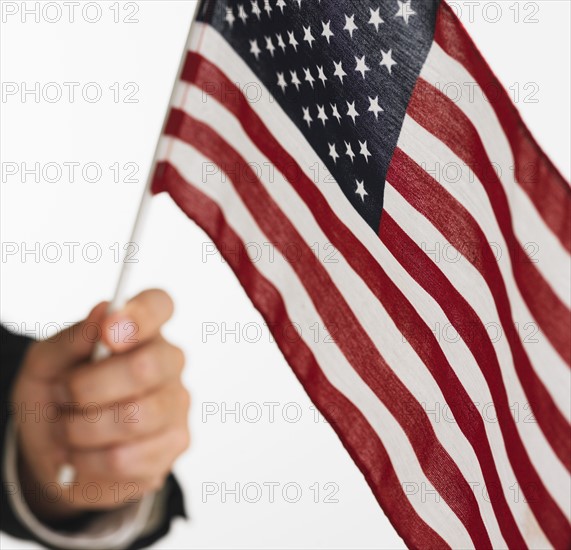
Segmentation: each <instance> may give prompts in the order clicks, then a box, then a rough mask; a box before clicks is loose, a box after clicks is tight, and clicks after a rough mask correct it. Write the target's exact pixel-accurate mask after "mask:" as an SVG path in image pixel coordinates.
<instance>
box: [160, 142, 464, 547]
mask: <svg viewBox="0 0 571 550" xmlns="http://www.w3.org/2000/svg"><path fill="white" fill-rule="evenodd" d="M171 143H172V145H171V151H170V156H169V160H170V162H171V163H172V164H173V165H174V166H175V167H176V168H177V170H178V171H179V172H180V173H181V175H182V176H183V177H184V178H185V179H187V180H189V181H193V183H194V184H195V185H196V187H197V188H198V189H200V191H201V192H203V193H204V194H206V195H207V196H209V197H210V198H211V199H213V200H214V201H216V202H217V203H218V204H219V206H220V208H221V209H222V211H223V212H224V216H225V218H226V220H227V222H228V223H229V224H230V225H231V226H232V228H233V229H234V231H235V232H236V233H237V234H238V235H239V236H240V238H241V240H242V241H243V242H258V243H263V242H268V241H269V239H268V238H267V237H266V236H265V235H264V234H263V233H262V231H261V230H260V228H259V227H258V226H257V224H256V222H255V220H254V219H253V218H252V216H251V215H250V213H249V211H248V210H247V208H246V207H245V206H244V204H243V203H242V200H241V198H240V197H239V195H238V194H237V193H236V192H235V190H234V188H233V186H232V185H231V183H230V182H229V178H228V177H223V175H222V173H221V172H217V173H216V174H213V175H211V176H210V177H208V178H207V181H206V179H204V181H201V180H203V178H200V177H197V174H199V173H200V172H199V171H198V170H197V169H199V168H200V167H201V166H205V165H207V163H210V161H209V160H208V159H206V158H205V157H203V156H201V155H200V154H199V153H198V152H197V151H196V150H195V149H193V148H192V147H189V146H188V145H186V144H183V143H181V142H180V141H178V140H172V142H171ZM261 248H262V255H261V256H258V257H257V258H256V260H257V261H256V262H255V264H253V265H254V267H255V268H256V269H257V270H258V271H260V273H261V274H262V275H263V276H264V277H265V278H267V279H268V280H269V281H271V282H272V284H273V285H274V286H275V287H276V288H277V290H278V291H279V292H280V294H281V296H282V297H283V299H284V302H285V303H286V304H287V310H288V315H289V317H290V319H291V320H292V322H296V323H299V324H300V326H302V327H304V326H305V327H309V326H312V325H313V324H314V323H315V322H318V323H323V321H322V320H321V318H320V316H319V314H318V313H317V311H316V310H315V308H314V306H313V304H312V301H311V298H310V297H309V296H308V295H307V292H306V290H305V288H304V287H303V285H302V284H301V282H300V281H299V279H298V277H297V275H296V274H295V272H294V271H293V269H292V268H291V266H290V265H289V263H288V262H287V261H285V260H284V258H283V257H282V256H281V254H275V255H273V256H272V257H269V256H268V252H267V248H266V247H261ZM303 334H307V331H302V337H303ZM304 341H305V343H306V345H307V346H308V347H309V348H310V349H311V351H312V353H313V354H314V356H315V358H316V360H317V361H318V364H319V365H320V367H321V369H322V371H323V373H324V375H325V376H326V377H327V379H328V380H329V382H330V383H331V384H332V385H333V386H334V387H335V388H336V389H337V390H338V391H340V392H341V393H342V394H343V395H345V396H346V397H347V398H348V399H349V400H350V401H351V402H352V403H353V404H354V405H355V406H356V408H357V409H358V410H359V411H360V412H361V413H362V414H363V416H364V417H365V418H366V419H367V421H368V422H369V424H370V425H371V427H372V428H373V429H374V430H375V432H376V433H377V434H378V436H379V439H380V440H381V441H383V444H384V445H385V448H386V450H387V453H388V455H389V457H390V460H391V463H392V465H393V467H394V469H395V472H396V474H397V476H398V478H399V480H400V481H401V483H403V484H404V483H407V482H409V483H411V482H412V483H416V484H418V485H417V486H416V487H415V490H413V491H412V490H411V491H407V493H408V494H407V498H408V499H409V501H410V502H411V504H412V506H413V507H414V509H415V511H416V512H417V513H418V515H419V516H420V517H421V518H422V519H423V520H424V521H425V522H426V523H427V524H428V525H430V526H431V527H432V528H433V529H434V530H435V531H436V532H437V533H439V534H440V535H441V536H443V538H444V539H445V540H446V541H447V542H448V544H450V545H451V546H452V547H462V548H463V547H467V548H473V543H472V541H471V539H470V537H469V535H468V533H467V532H466V529H465V527H464V526H463V525H462V523H461V522H460V521H459V520H458V518H457V517H456V516H455V514H454V513H453V512H452V510H450V508H449V507H448V505H447V504H446V503H445V502H444V500H443V499H440V502H438V503H436V502H434V501H432V500H430V499H428V500H427V499H426V495H427V494H430V493H429V491H435V490H434V487H433V486H432V484H431V483H430V482H429V481H428V479H427V478H426V476H425V475H424V473H423V472H422V469H421V467H420V464H419V463H418V461H417V459H416V457H415V455H414V451H413V449H412V447H411V445H410V442H409V441H408V439H407V437H406V434H405V433H404V432H403V431H402V429H401V427H400V425H399V424H398V423H397V422H396V421H395V419H394V418H393V417H392V415H391V414H390V412H389V411H388V410H387V409H386V408H385V406H384V405H383V404H382V403H381V402H380V400H379V399H378V398H377V396H376V395H375V394H374V393H373V391H372V390H371V389H370V388H369V387H368V386H367V385H366V384H365V383H364V382H363V380H362V379H361V378H360V377H359V376H358V375H357V373H356V372H355V370H354V369H353V367H352V366H351V365H350V364H349V363H348V362H347V360H346V359H345V357H344V355H343V354H342V353H341V352H340V350H339V348H338V347H337V345H336V344H333V343H323V342H321V343H316V342H315V341H314V340H313V339H312V338H311V337H305V338H304ZM417 487H420V488H422V489H424V491H421V490H416V488H417Z"/></svg>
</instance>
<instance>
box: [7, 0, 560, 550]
mask: <svg viewBox="0 0 571 550" xmlns="http://www.w3.org/2000/svg"><path fill="white" fill-rule="evenodd" d="M375 3H376V2H375V1H374V0H371V5H373V4H375ZM394 3H395V6H396V0H395V2H394ZM7 4H11V5H13V4H16V5H17V7H18V9H21V8H22V3H21V2H17V3H13V2H12V3H8V2H4V3H3V8H2V9H3V11H4V14H3V15H4V16H5V17H4V19H5V20H3V22H2V26H1V47H2V54H1V62H0V66H1V79H2V81H3V85H4V86H5V90H8V91H13V90H14V89H16V90H17V91H18V93H17V94H16V95H4V97H3V98H2V103H1V118H2V128H1V155H2V168H3V180H2V195H1V199H2V205H1V214H2V220H1V231H2V234H1V238H2V247H3V248H2V252H3V257H2V264H1V268H2V273H1V275H2V279H1V300H2V310H1V316H2V320H3V322H5V323H11V325H10V326H12V327H14V328H17V329H19V330H28V331H32V332H33V333H35V335H36V336H45V335H47V334H50V333H52V332H53V330H55V328H56V327H58V326H63V325H64V324H65V323H71V322H73V321H76V320H79V319H80V318H81V317H82V316H84V315H85V314H86V313H87V312H88V310H89V309H90V307H91V306H92V305H93V304H94V303H96V302H98V301H100V300H103V299H109V298H110V297H111V295H112V292H113V289H114V287H115V283H116V280H117V276H118V273H119V270H120V267H121V264H120V261H118V258H117V254H118V252H119V251H121V252H122V248H123V246H124V245H125V243H126V242H127V240H128V238H129V233H130V228H131V225H132V223H133V218H134V214H135V211H136V207H137V204H138V200H139V196H140V193H141V189H142V186H143V183H144V178H145V175H146V173H147V171H148V169H149V164H150V161H151V157H152V152H153V149H154V145H155V140H156V137H157V133H158V131H159V128H160V125H161V122H162V118H163V115H164V112H165V108H166V103H167V101H168V97H169V95H170V88H171V84H172V80H173V78H174V74H175V72H176V68H177V66H178V62H179V56H180V53H181V49H182V46H183V43H184V40H185V37H186V34H187V30H188V25H189V22H190V20H191V16H192V12H193V10H194V8H195V5H196V4H195V2H192V1H164V0H163V1H160V2H159V1H154V0H144V1H139V2H136V3H133V2H131V3H125V2H122V3H116V2H104V1H103V2H92V3H91V4H92V6H91V7H90V8H89V9H90V10H92V11H89V12H86V13H87V18H91V19H93V18H95V17H96V15H97V10H98V9H99V10H100V11H101V19H100V20H99V21H98V22H95V23H90V22H88V21H86V20H85V18H83V17H82V16H81V12H79V15H80V16H79V17H78V16H77V15H76V20H75V21H74V22H70V21H69V17H67V16H65V15H62V18H61V20H60V21H59V22H55V23H50V22H48V21H46V20H45V19H44V18H43V16H41V20H40V22H35V21H34V18H33V16H29V17H28V20H27V21H25V22H24V23H22V21H21V16H20V15H15V16H9V14H7V12H6V6H7ZM30 4H33V3H30V2H29V3H28V5H30ZM40 4H41V5H44V4H45V2H40ZM83 4H85V3H84V2H82V5H83ZM454 4H455V5H456V6H457V7H459V8H460V10H461V12H462V20H463V21H464V23H465V24H466V25H467V28H468V30H469V32H470V34H471V35H472V37H473V38H474V39H475V41H476V43H477V44H478V46H479V47H480V49H481V50H482V52H483V54H484V55H485V57H486V58H487V59H488V61H489V62H490V64H491V66H492V68H493V69H494V70H495V72H496V74H497V75H498V76H499V78H500V80H501V81H502V83H503V84H504V85H505V86H506V87H507V88H510V89H511V90H512V93H513V94H514V98H515V99H516V100H517V101H518V103H517V106H518V108H519V109H520V111H521V112H522V114H523V116H524V119H525V120H526V122H527V123H528V125H529V126H530V128H531V130H532V132H533V133H534V134H535V136H536V137H537V138H538V140H539V142H540V144H541V145H542V146H543V147H544V149H545V150H546V152H547V153H548V154H549V155H550V156H551V158H552V159H553V160H554V162H555V163H556V165H557V166H558V167H559V169H560V170H562V172H563V173H564V174H565V176H566V177H567V178H568V177H569V150H570V140H569V133H570V132H569V128H570V126H569V119H570V117H569V108H570V107H569V104H570V103H569V79H570V72H569V71H570V66H571V63H570V53H569V52H570V44H569V40H570V39H569V36H570V34H569V18H570V3H569V2H567V1H545V0H541V1H540V2H512V1H504V2H499V3H498V2H481V3H479V4H478V5H477V6H475V7H474V8H473V10H474V11H473V12H472V13H470V11H469V10H468V7H467V5H466V3H465V2H454ZM471 4H474V3H473V2H472V3H471ZM491 4H495V5H494V6H491V7H490V5H491ZM94 5H95V6H94ZM413 7H414V0H413ZM498 7H499V8H500V9H499V11H498ZM52 9H53V10H55V8H53V7H52ZM64 14H65V12H64ZM498 14H500V17H499V19H498ZM55 16H56V11H53V12H50V13H48V14H47V17H48V18H52V19H53V18H55ZM126 20H137V22H134V23H127V22H126ZM533 21H537V22H533ZM49 82H52V83H55V84H56V86H53V85H52V86H51V88H50V87H47V88H46V86H45V85H46V83H49ZM64 82H78V83H79V85H78V87H77V88H76V94H78V95H77V96H76V97H75V100H74V101H73V102H72V101H70V100H69V98H68V89H69V88H66V87H65V86H64V85H63V83H64ZM90 82H92V83H96V84H97V85H99V86H100V88H101V91H102V96H101V98H100V99H99V100H95V99H94V98H95V95H94V94H95V92H96V91H97V87H96V86H93V85H89V86H86V84H87V83H90ZM36 83H39V84H36ZM7 84H8V88H6V85H7ZM23 85H24V86H27V87H28V89H33V88H34V87H35V86H37V85H39V86H40V91H41V93H42V94H43V93H45V94H46V96H47V97H48V99H50V101H47V100H44V98H43V96H41V97H40V101H39V102H36V101H35V99H34V96H33V94H29V95H27V96H25V101H23V100H22V97H21V95H19V94H20V92H21V87H22V86H23ZM10 86H11V87H10ZM14 86H15V87H16V88H14ZM58 86H59V87H60V88H61V90H62V92H63V95H62V99H61V100H55V99H56V97H57V95H56V94H57V90H58ZM84 93H85V94H87V97H89V98H91V100H92V102H89V101H87V100H85V99H84V97H83V94H84ZM133 100H137V102H133ZM22 163H24V168H25V167H26V166H27V167H28V168H33V166H34V164H35V163H40V168H41V170H45V174H40V181H39V182H36V181H34V180H35V177H34V175H33V174H31V175H26V176H25V177H23V178H22V175H21V169H22ZM48 163H52V164H48ZM64 163H68V164H67V165H64ZM69 163H78V164H77V168H76V170H77V172H76V175H75V179H74V181H70V178H69V177H68V174H67V170H68V168H67V167H69V166H70V164H69ZM90 163H91V164H90ZM15 166H16V167H18V170H19V173H17V174H15V175H10V173H11V172H12V171H14V170H15V169H16V168H15ZM66 166H67V167H66ZM58 167H59V168H60V169H61V170H62V175H61V177H60V178H59V179H58ZM98 169H99V170H100V171H101V174H100V177H99V178H98ZM44 176H46V177H44ZM84 176H85V177H84ZM22 179H23V181H22ZM90 180H91V181H90ZM96 180H98V181H96ZM72 242H73V243H79V244H77V245H73V246H74V247H75V248H74V252H75V257H74V258H73V261H71V260H70V254H69V251H70V248H71V247H72V245H69V244H68V245H64V244H63V243H72ZM48 243H52V244H48ZM138 245H139V249H138V250H137V251H136V253H135V256H134V257H135V258H136V259H137V260H138V263H137V264H136V265H134V266H133V270H132V273H133V277H132V279H131V282H130V294H134V293H136V292H137V291H139V290H141V289H144V288H147V287H162V288H164V289H166V290H167V291H168V292H170V294H171V295H172V296H173V298H174V300H175V302H176V306H177V309H176V313H175V315H174V317H173V319H172V321H170V322H169V324H168V325H167V327H166V329H165V334H166V335H167V336H168V337H169V338H170V339H171V340H172V341H173V342H175V343H176V344H177V345H179V346H181V347H182V348H183V349H184V351H185V353H186V356H187V368H186V372H185V382H186V384H187V385H188V387H189V388H190V390H191V392H192V395H193V406H192V411H191V415H190V422H191V427H192V433H193V443H192V447H191V449H190V450H189V451H188V452H187V453H186V454H185V455H184V456H183V457H182V458H181V459H180V460H179V461H178V462H177V464H176V468H175V470H176V474H177V476H178V479H179V480H180V482H181V484H182V485H183V487H184V492H185V496H186V506H187V511H188V513H189V515H190V517H191V520H190V521H183V520H181V519H178V520H176V521H175V522H174V525H173V527H172V529H171V532H170V533H169V535H168V536H167V537H166V538H164V539H162V540H161V541H160V542H158V543H157V544H156V545H155V547H156V548H169V549H170V548H228V549H230V548H391V549H392V548H402V547H403V543H402V541H401V540H400V538H399V537H398V535H397V534H396V533H395V531H394V530H393V528H392V527H391V526H390V524H389V522H388V520H387V519H386V517H385V516H384V514H383V512H382V511H381V510H380V509H379V507H378V505H377V503H376V501H375V499H374V498H373V496H372V493H371V492H370V490H369V488H368V486H367V485H366V483H365V481H364V479H363V477H362V476H361V474H360V472H359V471H358V469H357V468H356V467H355V466H354V465H353V463H352V461H351V460H350V458H349V456H348V455H347V453H346V452H345V451H344V449H343V447H342V445H341V444H340V442H339V440H338V439H337V437H336V435H335V434H334V433H333V431H332V430H331V428H330V427H329V426H328V425H327V424H326V423H325V422H323V421H322V420H321V419H320V418H319V416H316V415H315V411H314V410H313V409H312V406H311V403H310V401H309V400H308V398H307V397H306V396H305V394H304V392H303V390H302V388H301V386H300V384H299V383H298V382H297V380H296V379H295V377H294V375H293V374H292V372H291V371H290V368H289V367H288V365H287V364H286V363H285V361H284V359H283V357H282V356H281V354H280V352H279V350H278V348H277V347H276V346H275V344H273V343H272V341H271V338H270V335H269V332H268V330H267V328H266V327H264V326H263V324H262V320H261V318H260V316H259V315H258V313H257V312H256V311H255V310H254V308H253V307H252V305H251V303H250V302H249V300H248V298H247V297H246V295H245V294H244V292H243V290H242V289H241V287H240V285H239V284H238V283H237V281H236V280H235V278H234V276H233V274H232V273H231V271H230V270H229V268H228V266H227V265H226V264H224V263H223V262H222V261H221V258H220V256H219V255H212V254H206V252H208V251H210V250H211V247H210V245H209V241H208V239H207V238H206V236H205V235H204V234H203V233H202V232H201V231H200V230H199V229H198V228H197V227H196V226H195V225H194V224H193V223H192V222H190V221H188V220H187V219H186V217H185V216H184V215H183V214H182V213H181V212H180V211H179V210H178V209H177V208H176V207H175V205H174V204H173V203H172V202H171V200H170V199H169V198H168V197H167V196H159V197H156V198H155V199H154V200H153V205H152V209H151V212H150V215H149V217H148V219H147V222H146V228H145V233H144V235H143V238H142V239H141V240H140V242H139V243H138ZM23 247H27V248H28V249H31V250H32V252H31V253H29V254H26V255H24V256H23V257H22V254H21V251H22V248H23ZM38 247H39V248H38ZM34 250H39V257H36V256H35V254H34V252H33V251H34ZM59 252H62V257H61V258H59V259H58V257H57V256H58V253H59ZM98 254H100V255H101V257H100V258H97V255H98ZM205 323H208V324H207V325H206V324H205ZM206 327H207V328H208V330H209V331H210V332H213V331H218V332H217V334H214V335H211V336H209V337H208V338H206V337H205V335H204V331H205V329H206ZM236 328H237V329H238V333H237V335H236V334H232V333H231V332H227V331H226V329H228V330H232V329H236ZM225 331H226V332H225ZM269 402H272V403H274V405H272V407H274V409H273V410H274V417H273V418H271V416H270V414H269V411H270V408H269V406H267V405H263V404H264V403H269ZM236 403H238V406H237V415H233V414H232V413H231V412H229V410H230V409H235V408H236ZM260 411H261V413H260ZM257 417H259V418H257ZM288 483H289V484H290V485H289V486H287V487H289V489H288V491H290V492H289V493H286V497H284V496H283V493H282V491H283V490H284V486H286V484H288ZM205 484H208V485H205ZM236 484H238V485H237V487H238V488H239V489H240V490H244V489H245V490H246V491H247V494H246V497H247V500H248V499H249V500H255V496H256V492H257V491H258V490H260V489H261V490H262V495H261V497H260V499H259V501H258V502H247V501H245V500H244V498H243V497H241V498H240V502H236V501H235V500H236V497H235V496H234V495H233V494H231V493H227V494H224V489H225V488H226V489H232V488H234V487H235V486H236ZM268 484H273V486H274V487H275V495H274V499H273V502H272V499H271V498H270V494H269V489H268V487H269V485H268ZM245 486H246V487H245ZM205 487H208V488H209V490H210V491H211V492H215V491H217V492H216V494H213V495H208V496H205V495H204V494H203V492H204V489H205ZM296 492H298V493H299V494H298V496H299V500H298V501H297V502H288V500H293V499H294V498H295V493H296ZM316 501H317V502H316ZM0 543H1V546H2V548H24V547H25V548H30V547H31V546H32V545H30V544H29V543H26V544H22V543H21V542H18V541H15V540H14V539H12V538H10V537H8V536H6V535H4V534H2V537H1V539H0Z"/></svg>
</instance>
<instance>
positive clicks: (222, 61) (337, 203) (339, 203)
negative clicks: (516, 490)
mask: <svg viewBox="0 0 571 550" xmlns="http://www.w3.org/2000/svg"><path fill="white" fill-rule="evenodd" d="M205 32H206V35H207V36H208V40H206V42H205V44H208V47H207V48H205V49H204V51H203V52H202V54H203V55H204V56H205V57H207V58H209V59H210V60H211V61H212V62H214V63H215V64H216V65H218V66H220V67H221V68H222V70H223V71H224V72H226V74H227V75H228V76H229V77H230V79H231V80H233V81H238V80H240V79H242V81H247V82H252V81H255V80H253V79H255V77H254V76H253V75H252V73H251V72H249V70H248V69H247V67H246V66H245V64H244V63H243V62H242V60H241V59H239V58H236V57H235V56H234V55H233V53H232V50H231V48H229V47H228V46H227V45H226V43H225V42H224V41H223V40H222V39H219V38H218V36H217V34H216V32H215V31H212V30H211V29H209V28H208V29H206V30H205ZM245 74H246V76H244V75H245ZM264 93H266V94H267V91H265V90H264ZM252 107H253V108H254V110H256V112H257V113H258V115H259V116H260V117H261V118H262V120H263V121H264V122H265V124H266V125H267V126H268V127H270V129H272V130H273V131H274V133H275V131H276V128H283V132H279V134H280V135H279V139H280V141H281V142H282V144H283V145H284V147H285V148H286V149H288V150H289V151H290V154H292V156H294V157H295V158H296V160H297V161H298V162H299V164H300V165H301V166H302V167H303V168H304V169H305V170H306V174H307V175H308V176H309V177H310V178H313V177H314V176H315V170H314V169H313V170H309V169H308V168H307V167H310V166H311V167H313V166H315V162H316V161H317V162H319V159H318V157H317V156H316V155H315V154H314V153H313V151H312V149H311V147H310V146H309V145H308V144H307V142H306V141H305V140H304V138H303V137H302V136H301V134H300V133H299V132H298V130H297V129H296V127H295V125H293V123H292V122H291V121H289V119H288V117H287V116H286V115H285V114H284V113H283V112H282V111H281V110H280V109H279V108H277V105H276V104H275V101H274V104H273V105H270V106H268V105H266V102H265V101H260V102H257V103H254V104H252ZM300 144H303V146H300ZM318 179H319V178H318ZM317 183H318V185H319V186H320V188H321V189H322V190H331V193H328V194H325V197H326V200H327V201H328V202H329V203H330V205H331V206H332V207H333V209H334V210H335V211H336V212H337V215H338V216H339V217H340V218H341V219H344V220H345V222H346V223H348V220H350V221H351V223H350V225H351V227H352V229H353V231H354V233H355V234H356V236H357V237H358V238H359V239H360V240H361V241H362V242H363V243H364V244H365V246H366V247H367V248H368V249H369V250H371V251H372V250H374V249H375V246H376V245H377V246H378V244H379V239H378V237H377V236H376V235H375V234H374V233H373V232H372V231H371V230H370V228H369V227H368V226H367V225H366V224H365V222H364V221H363V220H362V219H361V218H360V217H359V216H358V215H357V214H356V213H355V211H354V210H353V209H352V208H347V207H348V202H347V200H346V199H345V197H344V196H343V195H342V194H341V193H340V192H339V193H338V194H335V191H336V190H337V187H336V186H335V185H334V184H333V185H332V184H331V181H327V182H326V183H322V184H320V182H319V181H318V182H317ZM494 453H496V450H494Z"/></svg>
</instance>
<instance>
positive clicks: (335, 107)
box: [329, 103, 341, 123]
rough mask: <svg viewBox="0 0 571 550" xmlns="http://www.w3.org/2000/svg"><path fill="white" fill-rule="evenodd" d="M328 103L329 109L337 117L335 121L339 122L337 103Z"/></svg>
mask: <svg viewBox="0 0 571 550" xmlns="http://www.w3.org/2000/svg"><path fill="white" fill-rule="evenodd" d="M329 105H331V110H332V111H333V112H332V113H331V114H332V115H333V116H334V117H335V118H336V119H337V122H339V123H341V115H340V114H339V111H338V110H337V105H336V104H335V103H330V104H329Z"/></svg>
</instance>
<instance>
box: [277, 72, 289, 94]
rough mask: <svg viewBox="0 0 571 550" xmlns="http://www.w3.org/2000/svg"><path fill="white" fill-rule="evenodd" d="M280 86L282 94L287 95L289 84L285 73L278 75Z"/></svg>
mask: <svg viewBox="0 0 571 550" xmlns="http://www.w3.org/2000/svg"><path fill="white" fill-rule="evenodd" d="M278 86H279V87H280V88H281V89H282V92H284V93H285V89H286V86H287V82H286V79H285V76H284V73H278Z"/></svg>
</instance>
